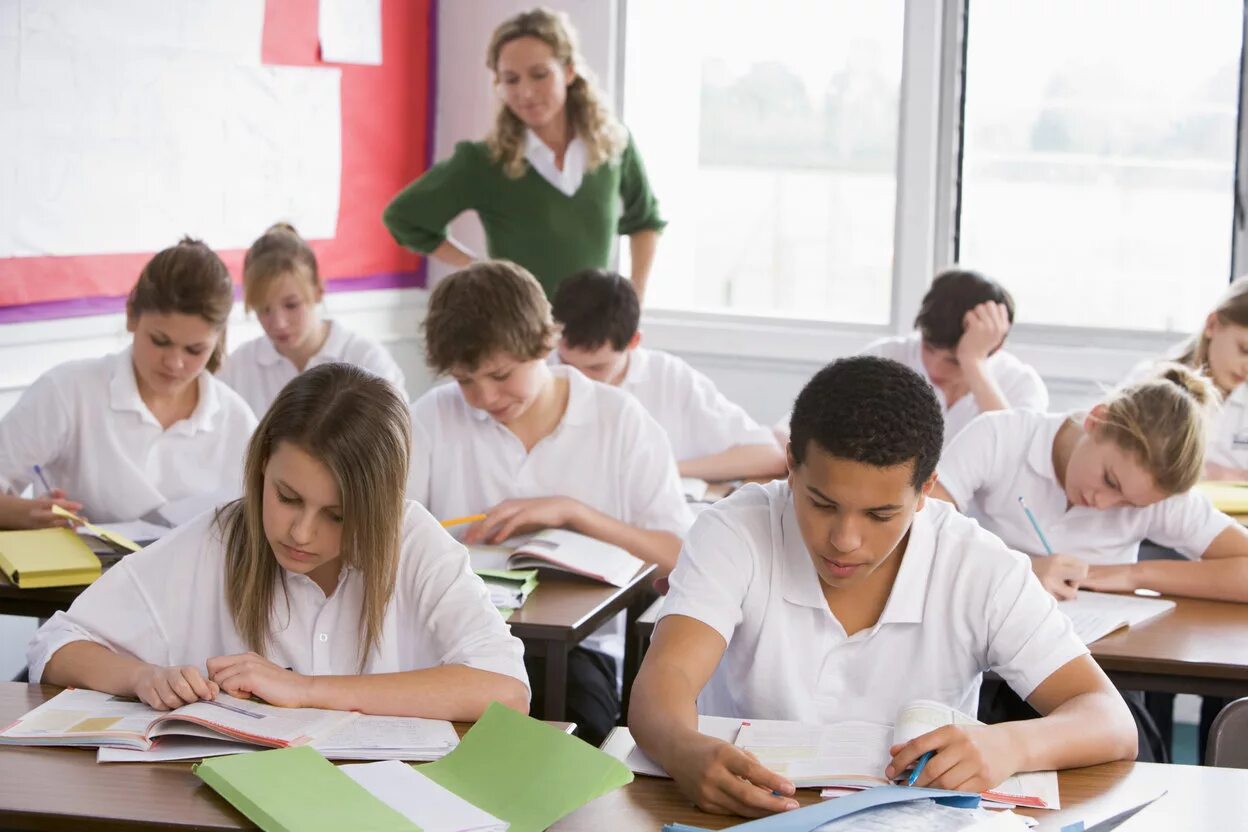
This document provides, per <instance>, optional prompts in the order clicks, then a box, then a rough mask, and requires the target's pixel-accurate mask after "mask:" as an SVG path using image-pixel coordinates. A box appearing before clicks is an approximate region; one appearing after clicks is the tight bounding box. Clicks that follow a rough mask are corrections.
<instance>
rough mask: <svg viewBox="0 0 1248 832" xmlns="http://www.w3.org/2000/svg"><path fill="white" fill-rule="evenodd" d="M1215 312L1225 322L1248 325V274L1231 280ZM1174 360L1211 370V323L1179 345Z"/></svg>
mask: <svg viewBox="0 0 1248 832" xmlns="http://www.w3.org/2000/svg"><path fill="white" fill-rule="evenodd" d="M1213 314H1214V315H1216V316H1217V318H1218V320H1219V321H1221V322H1222V323H1223V324H1232V325H1234V326H1243V327H1248V275H1245V276H1243V277H1238V278H1236V279H1235V280H1233V281H1231V285H1230V286H1228V287H1227V289H1226V293H1225V294H1224V295H1222V299H1221V300H1220V301H1218V305H1217V306H1216V307H1215V308H1214V310H1213ZM1174 360H1175V361H1177V362H1179V363H1180V364H1185V365H1187V366H1188V367H1191V368H1193V369H1195V370H1204V371H1206V372H1208V370H1209V366H1208V365H1209V324H1208V322H1205V324H1204V325H1202V326H1201V328H1200V332H1197V333H1196V334H1195V335H1193V336H1192V337H1191V338H1189V339H1187V340H1186V341H1184V342H1183V343H1182V344H1180V345H1179V347H1178V349H1177V350H1176V352H1175V353H1174Z"/></svg>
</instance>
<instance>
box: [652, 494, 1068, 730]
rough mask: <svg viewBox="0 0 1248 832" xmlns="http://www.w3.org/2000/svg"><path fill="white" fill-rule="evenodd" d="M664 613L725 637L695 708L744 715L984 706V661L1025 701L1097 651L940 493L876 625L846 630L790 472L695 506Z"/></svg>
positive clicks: (923, 516)
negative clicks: (926, 702) (796, 502)
mask: <svg viewBox="0 0 1248 832" xmlns="http://www.w3.org/2000/svg"><path fill="white" fill-rule="evenodd" d="M660 615H661V617H662V618H666V617H667V616H670V615H684V616H688V617H690V618H695V619H697V620H698V621H701V622H703V623H704V624H706V625H707V626H709V627H711V628H712V629H714V630H715V631H716V632H717V633H719V634H720V635H721V636H722V637H723V639H724V641H725V642H726V643H727V648H726V650H725V651H724V654H723V657H722V658H721V659H720V662H719V666H718V667H716V669H715V672H714V674H713V675H712V676H711V679H710V681H709V682H708V683H707V685H706V687H705V688H704V689H703V690H702V694H701V696H700V697H699V699H698V713H700V714H709V715H713V716H727V717H739V718H746V719H748V718H751V717H753V718H757V719H791V720H800V721H802V722H813V723H830V722H839V721H842V720H866V721H870V722H877V723H892V722H893V721H894V720H895V719H896V718H897V713H898V711H899V710H900V709H901V708H902V707H903V706H904V705H906V704H908V703H910V702H912V701H913V700H915V699H933V700H936V701H938V702H942V703H944V704H946V705H949V706H950V707H954V708H957V709H958V710H960V711H962V712H964V713H969V714H974V713H975V712H976V709H977V707H978V696H979V684H980V676H981V674H982V673H983V672H984V671H986V670H996V671H997V672H998V673H999V674H1001V676H1002V678H1004V679H1005V680H1006V681H1007V682H1008V683H1009V685H1010V687H1012V688H1013V689H1014V690H1015V691H1016V692H1017V693H1018V694H1019V696H1022V697H1024V698H1026V697H1027V696H1030V695H1031V693H1032V691H1034V690H1035V688H1036V687H1037V686H1038V685H1039V684H1040V683H1041V682H1043V681H1044V680H1045V679H1047V678H1048V677H1049V676H1050V675H1051V674H1052V673H1053V672H1054V671H1056V670H1057V669H1058V668H1060V667H1061V666H1062V665H1064V664H1066V663H1067V662H1069V661H1071V660H1072V659H1074V658H1077V657H1078V656H1081V655H1083V654H1085V653H1087V648H1086V647H1085V646H1084V645H1083V643H1082V642H1081V641H1080V640H1079V638H1078V637H1077V636H1076V635H1075V632H1074V628H1073V627H1072V626H1071V623H1070V620H1069V619H1068V618H1067V617H1066V616H1065V615H1063V614H1062V613H1061V612H1060V611H1059V610H1058V608H1057V603H1056V602H1055V601H1054V600H1053V598H1052V597H1051V596H1050V595H1049V594H1048V593H1047V592H1045V591H1044V588H1043V587H1041V585H1040V582H1039V581H1037V580H1036V578H1035V576H1034V575H1033V574H1032V571H1031V566H1030V564H1029V563H1028V562H1027V559H1026V558H1024V557H1023V556H1022V555H1020V554H1018V553H1017V552H1011V551H1009V550H1008V549H1006V548H1005V546H1004V545H1003V544H1002V543H1001V541H1000V540H998V539H997V538H995V537H993V536H992V535H990V534H988V533H987V532H985V531H984V530H983V529H981V528H980V527H979V526H978V525H977V524H976V523H975V522H974V521H973V520H970V519H969V518H967V517H964V516H962V515H961V514H959V513H958V512H957V511H956V510H954V508H953V507H952V506H950V505H949V504H948V503H942V502H941V501H939V500H928V501H927V503H926V505H925V506H924V508H923V509H922V510H920V511H919V512H917V513H916V514H915V517H914V523H913V525H912V526H911V527H910V533H909V540H908V543H907V546H906V551H905V554H904V558H903V560H902V562H901V566H900V567H899V569H898V571H897V578H896V581H895V583H894V584H893V589H892V592H891V593H890V594H889V597H888V601H887V603H886V604H885V607H884V612H883V613H882V614H881V615H880V619H879V621H878V622H876V624H875V625H874V626H872V627H868V628H866V629H864V630H861V631H859V632H857V633H855V634H854V635H852V636H848V637H847V636H846V634H845V628H844V627H842V626H841V623H840V621H838V620H837V618H836V616H834V615H833V614H832V612H831V610H830V609H829V608H828V604H827V600H826V599H825V598H824V596H823V590H822V583H821V581H820V579H819V575H818V573H817V572H815V567H814V564H813V563H812V562H811V557H810V554H809V552H808V550H807V548H806V544H805V542H804V541H803V540H802V536H801V532H800V531H799V529H798V526H797V517H796V514H795V512H794V508H793V497H792V492H791V490H790V488H789V485H788V483H787V482H785V481H781V480H777V481H775V482H772V483H768V484H766V485H747V486H745V487H744V488H742V489H740V490H739V491H737V492H736V493H735V494H733V495H732V496H731V497H729V498H728V499H726V500H721V501H720V502H718V503H716V504H715V505H713V506H711V507H710V508H708V509H707V510H706V511H704V512H702V514H701V515H699V517H698V521H697V523H696V524H694V527H693V530H692V531H691V532H690V533H689V539H688V540H687V541H686V543H685V548H684V550H683V551H682V552H681V554H680V560H679V562H678V563H677V564H676V571H675V572H673V573H672V576H671V590H670V591H669V592H668V594H667V598H666V599H665V600H664V602H663V609H662V612H661V613H660Z"/></svg>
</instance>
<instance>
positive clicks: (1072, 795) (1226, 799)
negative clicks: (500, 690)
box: [0, 683, 1248, 832]
mask: <svg viewBox="0 0 1248 832" xmlns="http://www.w3.org/2000/svg"><path fill="white" fill-rule="evenodd" d="M56 691H57V689H56V688H52V687H45V686H39V685H17V684H12V683H0V724H8V723H9V722H11V721H12V720H13V719H15V718H17V717H19V716H21V715H22V714H23V713H25V712H26V711H28V710H30V709H32V708H34V707H36V706H38V705H39V704H40V703H42V702H44V701H46V700H47V699H48V698H50V697H51V696H53V695H54V694H55V693H56ZM456 727H457V728H458V729H460V731H461V733H462V731H463V730H465V729H466V726H460V725H457V726H456ZM564 727H566V726H564ZM1059 777H1060V782H1061V793H1062V803H1063V804H1064V805H1065V807H1066V808H1064V809H1062V810H1061V811H1059V812H1039V811H1030V812H1028V814H1032V815H1034V816H1035V817H1036V818H1037V819H1038V820H1039V821H1040V829H1041V830H1046V831H1047V830H1058V829H1060V828H1061V827H1062V825H1064V824H1066V823H1070V822H1072V821H1074V820H1085V821H1092V822H1095V821H1098V820H1101V819H1103V818H1106V817H1109V816H1110V815H1113V814H1116V813H1117V812H1119V811H1121V810H1123V809H1125V808H1127V807H1128V806H1132V805H1136V804H1138V803H1142V802H1144V801H1145V800H1147V799H1148V798H1150V797H1153V796H1154V795H1156V794H1159V793H1160V792H1161V791H1163V790H1167V791H1168V794H1167V795H1166V796H1165V797H1163V798H1162V799H1161V800H1159V801H1157V803H1155V804H1153V805H1152V806H1150V807H1149V808H1147V809H1145V810H1144V813H1143V814H1141V815H1140V816H1139V818H1138V819H1137V820H1135V821H1132V822H1131V823H1130V824H1129V825H1128V826H1124V827H1123V829H1124V832H1125V831H1126V830H1128V829H1141V830H1143V829H1182V830H1185V832H1200V830H1215V829H1216V830H1223V829H1228V828H1231V827H1232V826H1233V825H1234V824H1235V823H1237V821H1235V820H1234V818H1240V819H1242V818H1244V817H1246V816H1248V771H1243V770H1236V769H1211V768H1199V767H1196V766H1162V765H1155V764H1151V763H1112V764H1110V765H1104V766H1096V767H1093V768H1087V769H1080V770H1077V771H1068V772H1062V773H1061V775H1059ZM0 784H2V785H0V828H4V829H20V830H75V832H117V831H118V830H129V829H142V828H162V829H183V830H189V829H197V830H235V829H253V828H254V827H253V826H252V825H251V824H250V822H249V821H248V820H247V819H246V818H244V817H243V816H242V815H241V814H239V813H238V812H237V811H235V809H234V808H233V807H232V806H230V805H229V804H228V803H226V802H225V800H223V799H222V798H221V797H220V796H218V795H217V793H216V792H214V791H213V790H212V789H210V788H208V787H207V786H205V785H203V783H202V782H200V780H199V779H198V778H197V777H195V775H193V774H191V770H190V765H189V764H186V763H154V764H143V763H135V764H120V763H116V764H111V765H100V764H98V763H96V762H95V751H94V749H82V748H10V747H3V748H0ZM800 798H801V800H802V802H803V803H812V802H814V801H816V800H818V792H817V791H815V790H814V789H804V790H802V792H801V793H800ZM673 821H680V822H684V823H692V824H696V825H698V826H704V827H707V828H708V829H722V828H724V827H727V826H733V825H736V824H738V823H741V822H742V820H741V819H740V818H729V817H722V816H716V815H707V814H704V813H702V812H699V811H697V810H696V809H694V808H693V807H692V806H691V805H690V804H689V802H688V801H687V800H686V799H685V798H684V797H683V796H682V795H681V794H680V792H679V791H678V790H677V788H676V785H675V784H674V783H672V782H671V781H670V780H660V779H657V778H650V777H638V778H637V780H636V781H634V782H633V783H632V784H630V785H628V786H626V787H624V788H623V789H620V790H618V791H615V792H612V793H611V794H609V795H606V796H604V797H602V798H599V799H598V800H596V801H594V802H593V803H590V804H589V805H587V806H584V807H582V808H581V809H580V810H578V811H576V812H574V813H573V814H571V815H569V816H568V817H567V818H565V819H563V820H562V821H560V822H559V823H556V824H555V825H554V826H553V827H551V829H552V830H555V832H617V831H618V832H657V830H659V829H660V828H661V827H662V825H663V824H664V823H670V822H673Z"/></svg>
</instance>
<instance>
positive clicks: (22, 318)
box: [0, 268, 425, 324]
mask: <svg viewBox="0 0 1248 832" xmlns="http://www.w3.org/2000/svg"><path fill="white" fill-rule="evenodd" d="M424 285H425V275H424V269H423V268H421V269H418V270H416V271H414V272H384V273H382V274H374V275H369V276H368V277H358V278H337V279H333V280H327V281H325V291H326V292H330V293H333V292H368V291H373V290H376V289H414V288H420V287H422V286H424ZM237 293H238V289H237V287H236V288H235V294H236V295H237ZM125 308H126V298H125V296H124V295H122V296H119V297H92V298H70V299H68V300H52V301H44V302H42V303H26V304H22V305H21V306H0V324H16V323H28V322H30V321H44V320H51V319H53V318H81V317H85V316H87V315H110V314H113V313H116V312H121V311H123V310H124V309H125Z"/></svg>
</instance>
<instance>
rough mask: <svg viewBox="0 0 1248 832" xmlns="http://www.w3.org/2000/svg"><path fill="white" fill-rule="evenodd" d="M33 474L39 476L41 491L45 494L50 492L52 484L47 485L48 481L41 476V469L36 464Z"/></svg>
mask: <svg viewBox="0 0 1248 832" xmlns="http://www.w3.org/2000/svg"><path fill="white" fill-rule="evenodd" d="M35 476H36V477H38V478H39V482H41V483H43V491H44V493H45V494H51V493H52V486H50V485H48V481H47V480H46V479H44V478H43V469H42V468H40V467H39V466H38V465H36V466H35Z"/></svg>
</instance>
